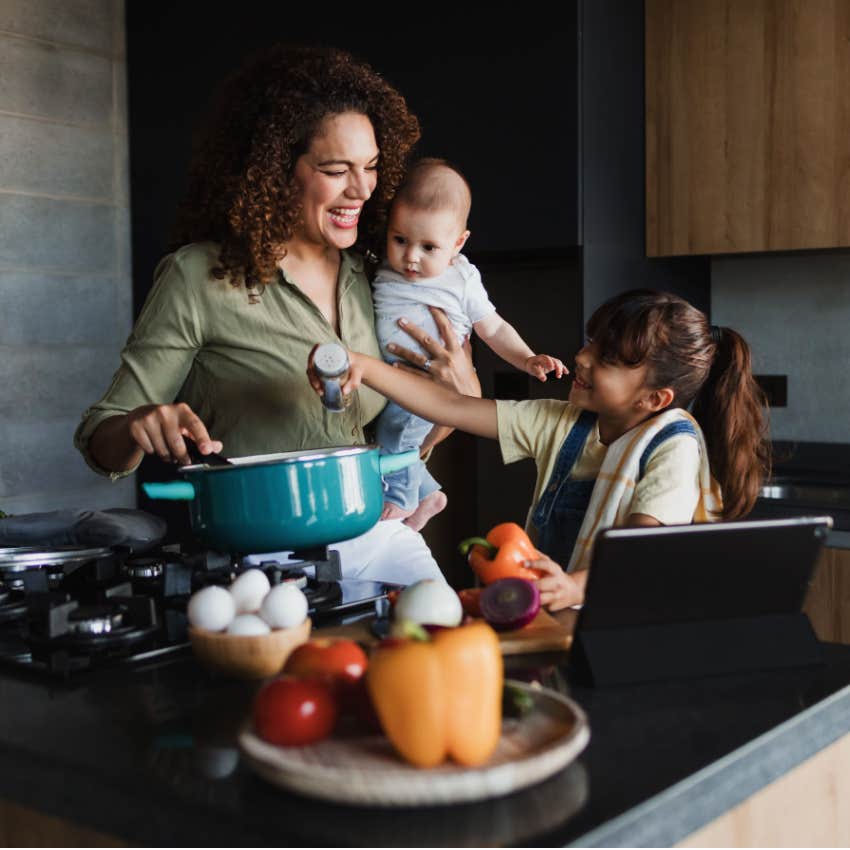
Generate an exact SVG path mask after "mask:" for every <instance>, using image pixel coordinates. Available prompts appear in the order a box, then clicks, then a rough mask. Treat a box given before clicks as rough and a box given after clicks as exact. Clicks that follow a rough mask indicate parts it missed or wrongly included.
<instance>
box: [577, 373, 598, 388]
mask: <svg viewBox="0 0 850 850" xmlns="http://www.w3.org/2000/svg"><path fill="white" fill-rule="evenodd" d="M573 386H574V387H576V388H577V389H579V390H592V389H593V385H592V384H586V383H585V382H584V381H583V380H582V379H581V378H579V377H578V375H573Z"/></svg>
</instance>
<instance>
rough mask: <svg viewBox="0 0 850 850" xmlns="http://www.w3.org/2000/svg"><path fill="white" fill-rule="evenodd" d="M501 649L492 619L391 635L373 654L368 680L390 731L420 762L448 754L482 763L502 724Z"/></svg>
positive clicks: (394, 740)
mask: <svg viewBox="0 0 850 850" xmlns="http://www.w3.org/2000/svg"><path fill="white" fill-rule="evenodd" d="M503 677H504V674H503V665H502V653H501V650H500V648H499V639H498V638H497V637H496V633H495V632H494V631H493V629H492V628H490V626H488V625H487V624H486V623H472V624H470V625H468V626H458V627H457V628H454V629H441V630H439V631H437V632H435V633H434V634H433V635H432V636H431V638H430V639H429V640H392V639H390V640H388V641H385V642H384V643H383V644H381V645H379V646H378V647H377V649H376V650H375V651H374V652H373V653H372V656H371V658H370V660H369V667H368V669H367V671H366V685H367V687H368V689H369V695H370V696H371V698H372V705H373V706H374V708H375V712H376V713H377V715H378V719H379V721H380V723H381V728H382V729H383V730H384V734H385V735H386V736H387V737H388V738H389V739H390V741H391V742H392V745H393V746H394V747H395V749H396V751H397V752H398V753H399V755H401V756H402V757H403V758H404V759H406V760H407V761H409V762H410V763H411V764H413V765H416V766H417V767H435V766H436V765H438V764H442V763H443V762H444V761H445V760H446V758H452V759H454V760H455V761H456V762H458V763H459V764H463V765H467V766H475V765H480V764H483V763H484V762H486V761H487V759H488V758H490V756H491V755H492V754H493V751H494V750H495V749H496V745H497V744H498V742H499V736H500V735H501V729H502V684H503Z"/></svg>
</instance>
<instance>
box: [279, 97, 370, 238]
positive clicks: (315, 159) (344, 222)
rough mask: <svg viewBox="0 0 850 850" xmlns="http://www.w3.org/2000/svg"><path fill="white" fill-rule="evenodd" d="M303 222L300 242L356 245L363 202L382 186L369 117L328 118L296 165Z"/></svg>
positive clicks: (297, 235) (298, 233) (349, 114)
mask: <svg viewBox="0 0 850 850" xmlns="http://www.w3.org/2000/svg"><path fill="white" fill-rule="evenodd" d="M295 181H296V183H297V184H298V187H299V189H300V190H301V198H300V200H301V206H302V213H301V223H300V226H299V228H298V230H297V231H296V233H295V238H296V239H299V240H303V241H305V242H309V243H311V244H315V245H323V246H325V247H329V248H339V249H342V248H350V247H351V246H352V245H353V244H354V243H355V242H356V241H357V222H358V220H359V218H360V213H361V211H362V209H363V204H364V203H365V202H366V201H367V200H368V199H369V197H370V195H371V194H372V192H374V191H375V186H376V184H377V182H378V144H377V142H376V141H375V131H374V129H373V128H372V122H371V121H370V120H369V119H368V117H367V116H365V115H361V114H360V113H358V112H342V113H339V114H337V115H328V116H327V117H326V118H325V119H323V121H322V123H321V124H320V126H319V129H318V131H317V133H316V135H315V136H314V137H313V140H312V141H311V142H310V147H309V148H308V150H307V152H306V153H305V154H303V155H302V156H300V157H298V160H297V161H296V163H295Z"/></svg>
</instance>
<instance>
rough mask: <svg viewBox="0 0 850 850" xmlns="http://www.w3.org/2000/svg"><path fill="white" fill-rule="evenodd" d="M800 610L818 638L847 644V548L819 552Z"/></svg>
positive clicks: (849, 584)
mask: <svg viewBox="0 0 850 850" xmlns="http://www.w3.org/2000/svg"><path fill="white" fill-rule="evenodd" d="M803 610H804V611H805V612H806V614H808V616H809V620H811V623H812V626H813V628H814V630H815V634H817V636H818V637H819V638H820V639H821V640H823V641H829V642H830V643H850V549H830V548H825V549H824V550H823V551H822V552H821V555H820V560H819V561H818V564H817V567H816V569H815V578H814V581H813V582H812V586H811V587H810V588H809V594H808V596H807V597H806V604H805V607H804V609H803Z"/></svg>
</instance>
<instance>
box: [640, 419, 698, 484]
mask: <svg viewBox="0 0 850 850" xmlns="http://www.w3.org/2000/svg"><path fill="white" fill-rule="evenodd" d="M677 434H689V435H690V436H691V437H693V438H694V439H695V440H696V439H698V438H697V432H696V428H694V426H693V423H692V422H689V421H688V420H687V419H680V420H678V421H676V422H670V423H669V424H667V425H665V426H664V427H663V428H662V429H661V430H660V431H659V432H658V433H657V434H656V435H655V436H654V437H653V438H652V439H651V440H650V441H649V443H648V444H647V447H646V448H645V449H644V450H643V454H642V455H641V456H640V468H639V471H638V481H640V479H641V478H643V474H644V472H646V465H647V463H649V458H650V457H651V456H652V453H653V452H654V451H655V450H656V449H657V448H658V447H659V446H660V445H661V444H662V443H666V442H667V440H669V439H670V438H671V437H675V436H676V435H677Z"/></svg>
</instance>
